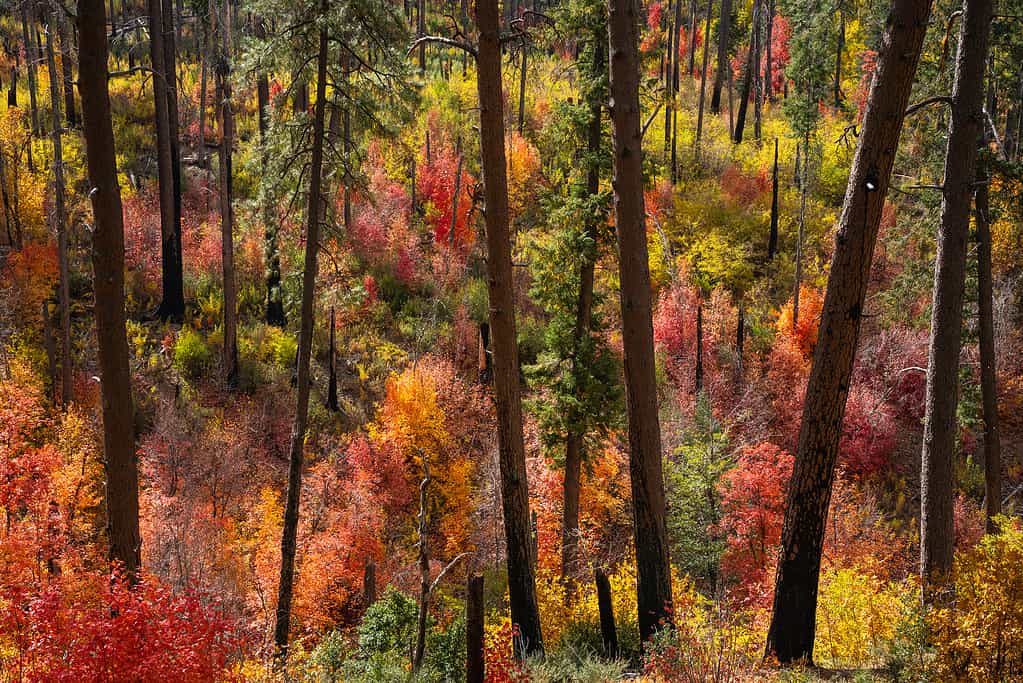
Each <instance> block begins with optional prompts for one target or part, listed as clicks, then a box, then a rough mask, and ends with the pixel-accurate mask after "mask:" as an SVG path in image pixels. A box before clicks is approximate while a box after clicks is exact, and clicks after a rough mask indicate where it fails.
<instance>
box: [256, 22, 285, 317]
mask: <svg viewBox="0 0 1023 683" xmlns="http://www.w3.org/2000/svg"><path fill="white" fill-rule="evenodd" d="M256 36H257V37H258V38H262V39H265V38H266V23H265V20H264V19H263V18H262V17H260V18H258V19H256ZM256 93H257V95H256V97H257V103H258V105H259V143H260V145H262V147H263V151H262V152H261V154H262V155H263V156H264V159H265V158H266V155H267V151H266V149H267V147H266V145H267V139H266V137H267V134H268V132H269V130H270V82H269V79H268V78H267V75H266V72H265V71H261V72H259V75H258V76H257V84H256ZM262 212H263V225H264V232H263V244H264V247H263V254H264V258H265V260H266V311H265V318H266V324H267V325H273V326H274V327H280V328H284V326H285V325H287V318H286V317H285V315H284V297H283V296H282V294H283V293H282V291H281V252H280V247H279V246H278V232H279V229H278V225H277V216H276V215H275V213H274V210H273V202H272V201H269V200H266V199H264V200H263V207H262Z"/></svg>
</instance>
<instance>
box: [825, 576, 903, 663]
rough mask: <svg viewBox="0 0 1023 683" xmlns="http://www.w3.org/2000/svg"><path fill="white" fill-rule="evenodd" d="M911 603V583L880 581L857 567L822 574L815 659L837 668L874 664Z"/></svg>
mask: <svg viewBox="0 0 1023 683" xmlns="http://www.w3.org/2000/svg"><path fill="white" fill-rule="evenodd" d="M916 599H917V588H916V584H915V582H914V581H904V582H888V581H879V580H878V579H877V578H875V577H874V576H872V575H871V574H869V573H867V572H863V571H860V570H858V569H856V568H843V569H831V570H826V571H824V572H822V574H821V579H820V592H819V596H818V601H817V638H816V640H815V641H814V659H815V660H816V661H817V663H818V664H822V665H826V666H841V667H863V666H871V665H875V664H877V663H879V662H880V661H881V660H882V659H883V657H884V654H885V649H886V647H887V644H888V643H889V642H890V641H891V640H892V639H893V638H894V637H895V635H896V630H897V629H898V627H899V624H900V623H901V622H902V621H903V619H904V618H905V615H906V614H907V612H908V611H909V610H910V608H911V606H912V605H913V603H914V601H915V600H916Z"/></svg>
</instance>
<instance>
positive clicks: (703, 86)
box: [696, 0, 714, 156]
mask: <svg viewBox="0 0 1023 683" xmlns="http://www.w3.org/2000/svg"><path fill="white" fill-rule="evenodd" d="M713 16H714V0H707V21H706V23H704V29H703V59H702V60H701V62H700V102H699V105H698V106H697V114H696V154H697V156H699V154H700V139H701V138H702V137H703V105H704V102H705V101H706V98H707V55H708V52H709V48H710V20H711V19H712V18H713Z"/></svg>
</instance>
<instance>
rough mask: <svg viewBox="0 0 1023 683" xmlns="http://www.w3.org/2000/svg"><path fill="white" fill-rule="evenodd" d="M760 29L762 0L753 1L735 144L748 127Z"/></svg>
mask: <svg viewBox="0 0 1023 683" xmlns="http://www.w3.org/2000/svg"><path fill="white" fill-rule="evenodd" d="M759 30H760V0H754V2H753V19H752V21H751V28H750V36H749V52H748V53H747V55H746V72H745V73H744V74H743V75H742V89H741V90H740V91H739V111H738V113H737V114H736V118H735V130H734V131H733V132H732V139H733V140H734V141H735V144H739V143H740V142H742V134H743V131H744V130H745V128H746V108H747V107H748V106H749V96H750V93H751V92H752V90H753V79H754V78H756V74H755V73H754V71H753V69H754V62H753V60H754V55H755V54H756V47H757V33H758V32H759Z"/></svg>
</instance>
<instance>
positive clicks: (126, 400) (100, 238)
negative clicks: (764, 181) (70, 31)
mask: <svg viewBox="0 0 1023 683" xmlns="http://www.w3.org/2000/svg"><path fill="white" fill-rule="evenodd" d="M105 15H106V13H105V11H104V8H103V0H79V2H78V35H79V50H80V58H79V59H80V62H79V64H80V66H81V69H80V73H79V79H78V88H79V93H80V94H81V97H82V117H83V119H84V122H85V123H84V133H85V151H86V161H87V164H88V168H89V185H90V186H91V188H92V189H91V190H90V191H89V197H90V199H91V201H92V213H93V232H92V264H93V268H94V270H95V279H94V283H95V289H96V339H97V342H98V346H99V366H100V378H101V382H100V393H101V394H102V405H103V452H104V463H103V464H104V470H105V472H106V508H107V536H108V540H109V542H110V559H111V560H114V561H117V562H119V563H121V564H122V565H123V567H124V570H125V571H126V572H127V573H128V576H129V577H134V576H135V574H136V572H137V571H138V568H139V564H140V557H141V555H140V549H141V541H140V539H139V499H138V467H137V465H136V463H135V434H134V419H133V412H132V401H131V375H130V371H129V369H128V339H127V336H126V334H125V320H124V224H123V218H122V213H121V190H120V188H119V187H118V185H117V165H116V158H115V156H114V130H113V126H112V125H111V123H110V97H109V95H108V93H107V32H106V16H105Z"/></svg>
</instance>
